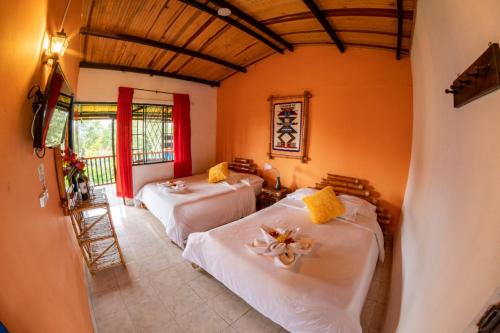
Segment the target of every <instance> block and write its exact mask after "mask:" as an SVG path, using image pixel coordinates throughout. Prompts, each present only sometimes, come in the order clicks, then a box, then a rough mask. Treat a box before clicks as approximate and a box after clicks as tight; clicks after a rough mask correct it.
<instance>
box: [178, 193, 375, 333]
mask: <svg viewBox="0 0 500 333" xmlns="http://www.w3.org/2000/svg"><path fill="white" fill-rule="evenodd" d="M356 200H359V199H356ZM366 207H369V206H364V207H363V209H361V210H358V212H357V214H355V215H356V218H355V219H354V221H342V220H338V219H337V220H333V221H331V222H329V223H326V224H320V225H317V224H313V223H312V222H311V220H310V218H309V214H308V211H307V209H306V208H305V206H304V204H303V203H302V201H300V200H296V199H292V198H286V199H284V200H282V201H280V202H279V203H277V204H275V205H273V206H271V207H268V208H267V209H264V210H262V211H259V212H257V213H255V214H253V215H251V216H248V217H246V218H244V219H242V220H239V221H237V222H234V223H231V224H228V225H224V226H221V227H219V228H216V229H213V230H210V231H208V232H203V233H194V234H191V235H190V237H189V239H188V243H187V246H186V249H185V251H184V253H183V256H184V257H185V258H186V259H187V260H189V261H191V262H193V263H195V264H197V265H199V266H200V267H202V268H203V269H205V270H206V271H207V272H208V273H210V274H211V275H212V276H213V277H215V278H216V279H217V280H219V281H220V282H222V283H223V284H225V285H226V286H227V287H228V288H229V289H231V290H232V291H233V292H234V293H236V294H237V295H239V296H240V297H241V298H243V299H244V300H245V301H246V302H247V303H249V304H250V305H251V306H252V307H254V308H255V309H256V310H258V311H259V312H261V313H262V314H263V315H265V316H267V317H268V318H270V319H271V320H273V321H274V322H276V323H278V324H280V325H281V326H283V327H284V328H286V329H287V330H289V331H291V332H338V333H340V332H342V333H350V332H361V325H360V313H361V309H362V307H363V303H364V301H365V298H366V294H367V291H368V288H369V286H370V282H371V280H372V277H373V273H374V270H375V267H376V263H377V258H380V259H381V260H383V255H384V254H383V236H382V232H381V230H380V227H379V225H378V223H377V222H376V215H375V212H374V211H370V209H366ZM373 210H374V208H373ZM263 224H265V225H268V226H270V227H274V228H277V227H286V228H297V227H298V228H301V230H302V232H301V233H302V234H303V235H304V236H305V237H310V238H313V239H314V240H315V247H314V249H313V251H312V252H311V253H310V254H308V255H306V256H302V257H301V258H300V259H299V261H298V263H297V265H296V266H295V267H294V268H293V269H291V270H286V269H281V268H278V267H276V266H275V265H274V264H273V261H272V259H271V258H269V257H264V256H259V255H256V254H255V253H252V252H251V251H249V250H248V249H247V248H246V247H245V244H248V243H250V242H251V241H252V240H253V239H255V238H259V237H260V231H259V227H260V226H261V225H263Z"/></svg>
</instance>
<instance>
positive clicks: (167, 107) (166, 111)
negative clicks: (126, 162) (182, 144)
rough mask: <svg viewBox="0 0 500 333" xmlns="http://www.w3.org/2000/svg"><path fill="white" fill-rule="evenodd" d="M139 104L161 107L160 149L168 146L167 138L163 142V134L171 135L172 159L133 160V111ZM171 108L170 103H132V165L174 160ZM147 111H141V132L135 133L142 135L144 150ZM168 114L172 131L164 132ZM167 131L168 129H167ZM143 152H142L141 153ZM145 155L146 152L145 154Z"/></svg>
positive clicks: (171, 161)
mask: <svg viewBox="0 0 500 333" xmlns="http://www.w3.org/2000/svg"><path fill="white" fill-rule="evenodd" d="M140 106H144V107H148V106H152V107H161V108H163V109H164V110H162V118H164V119H162V130H161V142H162V144H161V146H162V148H161V149H168V147H167V146H166V145H168V140H167V141H166V142H165V135H166V136H167V137H168V135H171V136H172V140H171V143H172V147H171V149H172V159H171V160H161V161H152V162H148V160H147V157H146V159H144V161H142V162H139V163H138V162H134V158H133V155H134V144H133V142H134V133H133V130H134V125H133V124H134V123H133V121H134V112H135V111H136V108H137V107H140ZM172 109H173V106H172V105H167V104H152V103H132V145H131V152H130V153H131V154H132V166H138V165H153V164H160V163H173V162H174V155H173V154H174V152H173V148H174V138H173V136H174V123H173V117H172V111H173V110H172ZM147 114H148V113H147V112H142V117H143V119H142V133H141V134H135V135H136V136H139V135H140V136H142V151H143V152H144V151H145V145H146V135H147V134H146V126H147V124H146V122H147ZM168 114H170V123H171V124H172V125H171V127H172V131H171V132H165V130H166V126H165V125H166V124H168V119H169V117H168ZM167 127H168V126H167ZM167 131H168V130H167ZM160 153H161V152H160ZM143 154H144V153H143ZM145 155H146V156H147V154H145Z"/></svg>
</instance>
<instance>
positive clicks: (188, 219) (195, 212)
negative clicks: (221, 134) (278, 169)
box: [135, 172, 263, 247]
mask: <svg viewBox="0 0 500 333" xmlns="http://www.w3.org/2000/svg"><path fill="white" fill-rule="evenodd" d="M231 176H232V177H231V178H232V179H233V180H234V179H236V181H234V182H232V185H230V184H228V183H227V182H220V183H216V184H211V183H208V181H207V179H208V175H207V174H200V175H194V176H190V177H186V178H180V179H178V180H181V179H182V180H183V181H185V183H186V186H187V190H186V192H185V193H169V192H167V191H166V189H164V188H162V187H161V186H158V182H155V183H150V184H146V185H144V186H143V187H142V188H141V189H140V190H139V192H138V193H137V195H136V197H135V200H136V203H137V202H142V203H144V204H145V205H146V207H147V208H148V209H149V211H150V212H151V213H152V214H153V215H154V216H155V217H156V218H158V219H159V220H160V221H161V222H162V224H163V225H164V226H165V231H166V233H167V235H168V237H169V238H170V239H171V240H172V241H174V242H175V243H176V244H177V245H179V246H181V247H184V243H185V240H186V239H187V237H188V236H189V234H190V233H193V232H200V231H207V230H210V229H213V228H215V227H218V226H220V225H223V224H226V223H228V222H232V221H235V220H238V219H240V218H242V217H245V216H247V215H249V214H252V213H253V212H255V196H256V194H258V193H260V189H261V188H262V182H263V179H262V178H260V177H258V176H255V175H250V174H240V173H234V172H232V173H231ZM240 180H242V181H240Z"/></svg>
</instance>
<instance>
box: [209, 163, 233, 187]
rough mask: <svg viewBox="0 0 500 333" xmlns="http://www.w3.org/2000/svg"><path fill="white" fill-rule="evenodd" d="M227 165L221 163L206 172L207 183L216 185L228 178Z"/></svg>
mask: <svg viewBox="0 0 500 333" xmlns="http://www.w3.org/2000/svg"><path fill="white" fill-rule="evenodd" d="M227 166H228V163H227V162H222V163H219V164H217V165H216V166H214V167H211V168H210V170H208V182H209V183H217V182H220V181H222V180H224V179H226V178H227V177H228V176H229V169H228V168H227Z"/></svg>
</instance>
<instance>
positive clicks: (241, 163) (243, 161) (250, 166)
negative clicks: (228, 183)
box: [229, 157, 257, 175]
mask: <svg viewBox="0 0 500 333" xmlns="http://www.w3.org/2000/svg"><path fill="white" fill-rule="evenodd" d="M229 169H231V170H233V171H236V172H242V173H251V174H253V175H256V174H257V166H256V165H255V164H254V163H253V160H251V159H248V158H241V157H235V158H234V159H233V161H232V162H229Z"/></svg>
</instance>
